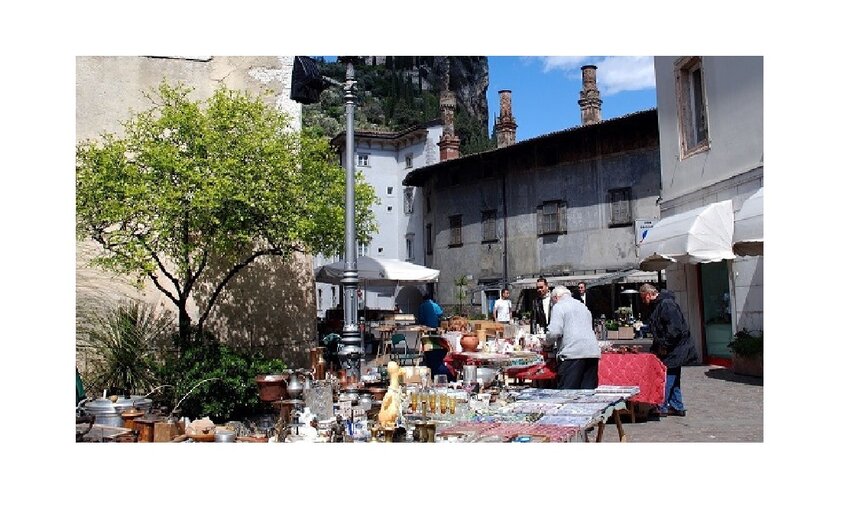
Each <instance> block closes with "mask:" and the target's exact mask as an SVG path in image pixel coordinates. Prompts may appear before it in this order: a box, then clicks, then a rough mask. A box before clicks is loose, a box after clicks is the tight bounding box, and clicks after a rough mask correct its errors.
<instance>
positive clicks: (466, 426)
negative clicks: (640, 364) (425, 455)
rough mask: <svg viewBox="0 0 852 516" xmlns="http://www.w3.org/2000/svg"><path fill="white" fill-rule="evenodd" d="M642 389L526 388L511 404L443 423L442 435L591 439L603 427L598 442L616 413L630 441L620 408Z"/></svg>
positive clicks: (620, 429) (479, 438)
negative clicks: (621, 417)
mask: <svg viewBox="0 0 852 516" xmlns="http://www.w3.org/2000/svg"><path fill="white" fill-rule="evenodd" d="M637 391H638V389H637V388H635V387H624V388H614V389H608V388H604V389H601V390H599V389H593V390H568V389H563V390H556V389H537V388H526V389H523V390H521V391H519V392H516V393H513V394H512V395H511V398H513V399H512V400H511V401H509V403H508V404H505V405H503V406H496V407H494V406H489V407H488V408H485V409H477V411H476V413H475V414H474V415H473V416H472V417H471V418H470V419H468V420H465V421H459V422H454V423H453V424H451V425H450V426H448V427H444V428H441V429H440V430H439V431H438V435H439V437H440V436H443V437H447V438H452V439H453V440H461V441H466V442H517V441H520V442H530V441H543V442H578V441H579V442H588V441H589V433H590V432H592V431H594V430H597V436H596V438H595V441H596V442H602V437H603V431H604V427H605V423H606V421H607V420H608V419H609V418H610V417H612V418H613V420H614V421H615V424H616V428H617V430H618V440H619V441H621V442H625V441H626V440H627V436H626V435H625V432H624V428H623V426H622V425H621V420H620V419H619V412H621V411H623V410H624V409H625V404H626V402H627V401H628V400H629V399H630V398H631V397H632V396H633V395H635V394H636V392H637Z"/></svg>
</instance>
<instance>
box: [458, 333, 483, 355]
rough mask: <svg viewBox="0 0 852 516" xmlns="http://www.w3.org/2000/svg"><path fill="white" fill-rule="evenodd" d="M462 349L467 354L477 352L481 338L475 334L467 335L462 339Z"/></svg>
mask: <svg viewBox="0 0 852 516" xmlns="http://www.w3.org/2000/svg"><path fill="white" fill-rule="evenodd" d="M461 347H462V350H464V351H467V352H473V351H476V348H477V347H479V337H477V336H476V334H475V333H465V334H464V335H462V338H461Z"/></svg>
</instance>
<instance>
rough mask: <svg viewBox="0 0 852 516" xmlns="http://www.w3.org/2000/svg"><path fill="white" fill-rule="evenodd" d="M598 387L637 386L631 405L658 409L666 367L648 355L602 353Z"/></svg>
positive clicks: (663, 391) (653, 356)
mask: <svg viewBox="0 0 852 516" xmlns="http://www.w3.org/2000/svg"><path fill="white" fill-rule="evenodd" d="M598 385H636V386H638V387H639V394H637V395H636V396H634V397H633V399H632V400H631V401H633V402H639V403H650V404H652V405H661V404H662V403H663V401H664V400H665V391H666V366H665V365H663V363H662V362H660V359H659V358H657V357H656V356H655V355H653V354H651V353H602V354H601V361H600V363H599V364H598Z"/></svg>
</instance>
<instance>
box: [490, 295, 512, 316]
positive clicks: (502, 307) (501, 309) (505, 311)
mask: <svg viewBox="0 0 852 516" xmlns="http://www.w3.org/2000/svg"><path fill="white" fill-rule="evenodd" d="M491 315H493V316H494V320H495V321H497V322H499V323H505V324H508V323H510V322H512V300H511V299H509V289H507V288H504V289H503V290H502V291H501V292H500V299H498V300H497V301H494V311H493V312H492V314H491Z"/></svg>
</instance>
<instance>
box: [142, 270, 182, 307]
mask: <svg viewBox="0 0 852 516" xmlns="http://www.w3.org/2000/svg"><path fill="white" fill-rule="evenodd" d="M148 277H149V278H151V281H153V282H154V286H155V287H157V290H159V291H160V292H162V293H163V294H165V295H166V297H168V298H169V299H171V300H172V303H174V304H175V306H176V307H177V308H178V309H180V302H179V301H178V299H177V298H176V297H175V296H174V294H172V293H171V292H169V291H168V290H167V289H166V288H165V287H163V286H162V285H160V280H159V278H158V277H157V275H156V274H154V273H153V272H149V273H148Z"/></svg>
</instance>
